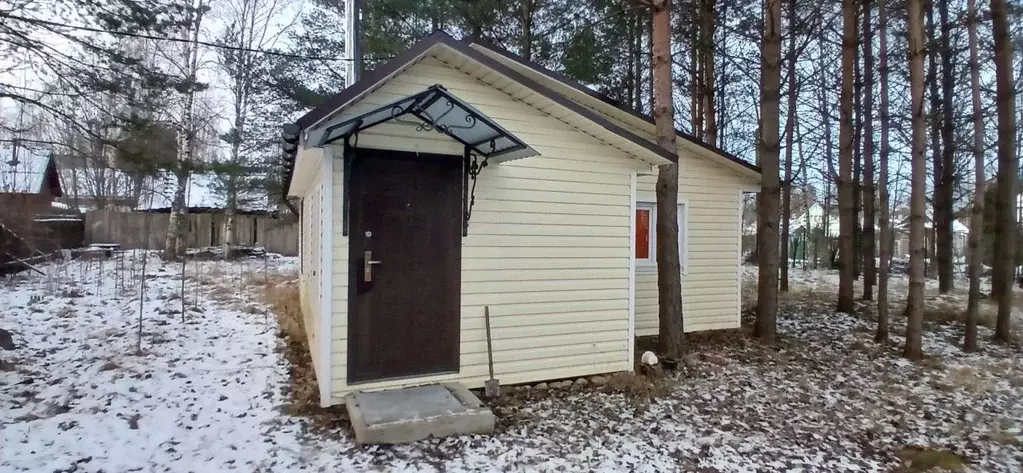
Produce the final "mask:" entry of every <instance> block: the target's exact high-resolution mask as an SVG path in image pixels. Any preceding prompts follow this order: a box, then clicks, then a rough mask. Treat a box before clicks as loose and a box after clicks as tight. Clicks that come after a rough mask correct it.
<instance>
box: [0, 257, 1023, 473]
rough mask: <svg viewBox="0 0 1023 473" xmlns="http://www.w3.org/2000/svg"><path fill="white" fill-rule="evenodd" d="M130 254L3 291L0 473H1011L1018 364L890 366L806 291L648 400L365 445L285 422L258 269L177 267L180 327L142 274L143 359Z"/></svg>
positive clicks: (166, 290) (563, 395)
mask: <svg viewBox="0 0 1023 473" xmlns="http://www.w3.org/2000/svg"><path fill="white" fill-rule="evenodd" d="M130 261H131V260H129V263H128V264H125V265H123V266H124V268H123V269H122V268H121V266H119V264H120V263H115V262H112V261H107V262H106V263H104V264H105V265H106V266H105V267H104V268H100V266H99V265H100V263H99V262H95V261H94V262H74V263H70V264H64V265H50V266H46V267H45V269H46V271H47V272H48V273H49V274H48V276H46V277H43V276H40V275H35V274H27V273H23V274H22V275H19V276H17V277H16V278H15V279H14V280H13V281H11V282H7V283H2V282H0V327H2V328H6V329H8V330H11V331H13V332H14V338H15V342H16V343H17V344H18V347H17V348H16V350H15V351H14V352H0V357H4V358H3V359H4V360H8V361H11V362H13V363H14V371H11V372H0V451H2V455H0V471H3V472H7V471H33V472H35V471H87V472H98V471H105V472H120V471H171V472H178V471H180V472H186V471H232V470H233V471H389V472H390V471H455V472H457V471H495V472H496V471H609V472H610V471H641V472H642V471H647V472H660V471H722V472H746V471H749V472H753V471H803V472H835V471H864V472H868V471H876V472H884V471H892V470H895V469H898V468H900V467H901V466H903V461H904V459H906V458H908V457H905V456H903V457H900V455H903V454H904V453H905V452H906V451H907V449H908V450H910V451H917V450H919V451H921V452H931V451H940V452H941V453H942V454H944V455H949V456H951V457H952V458H954V459H958V458H962V459H965V461H966V462H967V466H968V467H969V468H970V469H971V470H972V471H977V472H1003V471H1004V472H1019V471H1023V431H1021V429H1023V361H1021V360H1023V356H1021V354H1020V352H1019V351H1018V349H1014V348H1008V347H1002V346H992V345H988V344H985V346H984V351H983V352H981V353H977V354H970V355H966V354H963V353H961V351H959V350H958V348H957V347H958V343H959V339H960V338H961V327H958V326H956V325H936V326H929V332H928V333H927V334H926V335H925V339H924V342H925V343H924V349H925V350H926V351H927V352H928V354H930V355H933V356H937V358H934V359H931V360H929V361H928V362H926V363H922V364H915V363H911V362H908V361H906V360H904V359H902V358H901V357H900V356H899V353H898V350H899V343H901V341H902V340H901V339H900V338H899V336H898V335H897V333H898V330H897V323H898V321H893V333H895V334H896V335H893V343H892V344H890V345H877V344H875V343H874V342H873V341H872V335H873V325H872V324H873V322H871V321H869V320H866V319H862V318H859V317H856V316H853V315H846V314H834V313H831V312H830V311H829V310H827V308H825V307H822V306H821V305H820V304H819V302H820V301H819V300H815V299H813V298H809V299H808V300H807V301H805V302H802V301H799V300H786V301H783V302H784V304H783V305H784V307H785V310H784V311H783V313H782V315H781V317H780V319H779V330H780V338H781V341H780V342H779V343H778V344H777V345H776V346H773V347H766V346H763V345H761V344H759V343H758V342H755V341H753V340H752V339H750V338H749V337H748V336H747V334H746V332H745V331H733V332H732V333H722V334H710V335H695V336H693V337H690V342H691V350H692V351H693V355H692V356H689V357H688V358H687V359H686V360H685V363H684V365H685V368H684V369H683V370H682V372H681V373H679V375H678V377H677V378H676V379H673V380H672V383H673V386H672V387H671V389H669V390H668V392H667V394H664V395H663V396H660V397H657V398H655V399H637V398H633V397H629V396H625V395H623V394H614V393H607V392H603V391H602V390H599V389H592V388H591V389H577V390H573V391H544V392H538V391H536V390H521V389H520V390H515V391H513V392H512V393H511V394H510V395H509V396H506V397H505V398H503V399H501V400H499V401H497V402H496V403H495V406H494V408H495V411H496V413H497V414H498V416H499V428H498V432H496V433H495V434H494V435H492V436H464V437H456V438H445V439H431V440H426V441H422V442H417V443H415V444H411V445H401V446H370V447H360V446H357V445H356V444H355V443H354V441H353V440H352V438H351V436H350V434H349V433H348V431H347V429H346V427H345V426H343V425H337V426H333V427H332V428H328V429H326V430H323V429H313V428H311V425H310V422H309V421H307V420H306V419H302V418H296V417H291V416H288V415H285V414H283V413H282V410H283V409H282V406H283V405H284V404H285V403H287V402H288V400H287V399H286V396H285V394H283V393H282V392H283V391H284V389H285V388H286V386H287V383H288V378H287V377H288V366H287V361H286V360H284V359H283V357H282V355H281V354H280V353H279V350H277V348H278V346H279V344H280V343H281V342H280V339H279V338H277V336H276V332H277V327H276V322H275V321H274V318H273V317H267V316H266V314H265V313H264V306H263V305H262V303H261V301H260V299H259V298H258V290H259V289H261V287H260V286H259V284H258V280H259V277H261V276H260V275H261V274H263V273H262V272H263V270H264V267H263V262H262V261H261V260H246V261H243V262H231V263H225V262H220V261H209V262H203V263H196V262H190V263H189V269H188V276H187V277H186V287H185V289H186V290H185V305H186V321H185V323H184V324H182V322H181V313H180V307H181V300H180V299H179V297H180V292H181V291H180V288H181V281H180V265H176V264H175V265H169V264H168V265H164V264H162V263H161V262H160V261H159V260H158V259H156V258H151V259H149V260H148V261H147V263H148V266H149V267H148V269H147V273H149V274H150V275H151V278H148V279H147V286H148V289H147V291H146V294H147V297H146V304H145V306H144V310H143V317H142V319H143V334H142V350H141V352H138V353H137V352H136V342H137V339H136V336H137V332H136V330H137V324H138V314H139V313H138V308H139V304H138V303H139V300H138V294H139V286H138V271H139V269H140V268H139V266H140V264H139V263H140V260H135V261H134V264H130ZM294 264H295V262H294V260H293V259H271V260H269V262H268V267H267V270H268V272H269V273H288V272H293V271H294ZM101 274H102V275H103V276H102V277H100V276H99V275H101ZM811 278H812V279H816V280H818V281H820V280H821V279H823V281H824V282H819V283H812V282H809V281H808V282H803V281H800V282H798V283H797V286H798V287H801V288H802V290H804V292H808V291H809V289H808V288H814V290H815V291H820V292H822V293H824V292H825V291H831V290H832V289H828V286H826V284H825V282H826V281H827V279H828V277H825V278H820V279H818V278H816V277H814V276H812V275H811V276H807V278H806V279H807V280H809V279H811ZM813 284H818V285H816V286H815V285H813ZM829 297H830V296H829ZM981 336H982V339H985V340H986V338H987V337H989V336H990V332H989V331H987V330H986V329H984V330H982V332H981ZM708 354H709V355H711V356H705V355H708ZM914 449H915V450H914ZM910 461H912V459H910Z"/></svg>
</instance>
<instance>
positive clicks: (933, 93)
mask: <svg viewBox="0 0 1023 473" xmlns="http://www.w3.org/2000/svg"><path fill="white" fill-rule="evenodd" d="M926 8H927V43H926V46H927V79H926V81H927V90H928V94H929V95H928V98H929V100H930V110H929V112H930V113H928V115H927V122H928V124H929V125H930V126H929V130H930V139H931V167H932V169H933V174H932V175H931V179H932V189H933V191H934V194H933V196H932V197H933V198H932V199H931V207H932V211H931V219H930V220H931V228H930V229H929V230H928V234H929V235H930V238H928V239H927V251H926V254H927V257H928V258H929V259H930V261H929V263H930V264H927V263H925V266H924V270H925V273H926V274H927V275H928V276H932V277H933V276H935V274H936V273H937V269H938V253H939V252H943V251H944V249H943V248H941V247H939V242H938V238H937V237H938V232H937V226H936V224H937V222H939V221H944V220H945V207H944V203H945V198H944V197H943V195H944V192H945V185H944V182H943V181H942V179H941V178H942V176H944V174H945V173H944V171H943V170H942V166H943V165H944V161H942V159H941V119H940V117H941V95H940V94H941V93H940V92H939V88H938V48H937V45H938V38H937V31H936V27H935V25H934V1H933V0H927V4H926Z"/></svg>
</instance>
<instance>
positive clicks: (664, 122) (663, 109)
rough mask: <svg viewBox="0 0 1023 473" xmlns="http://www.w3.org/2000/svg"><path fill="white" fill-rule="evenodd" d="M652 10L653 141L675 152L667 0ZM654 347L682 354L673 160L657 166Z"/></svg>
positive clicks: (675, 166)
mask: <svg viewBox="0 0 1023 473" xmlns="http://www.w3.org/2000/svg"><path fill="white" fill-rule="evenodd" d="M652 7H653V8H652V10H653V35H652V36H653V48H652V53H653V60H652V62H651V71H650V72H651V74H652V76H653V81H654V87H653V89H654V90H653V94H654V96H653V98H654V104H653V112H654V126H655V128H656V129H657V145H658V146H660V147H661V148H663V149H664V150H666V151H668V152H669V153H671V154H673V155H674V154H676V153H677V151H676V145H675V111H674V102H673V100H672V94H671V90H672V81H671V16H670V15H671V13H670V12H671V2H670V0H655V1H653V2H652ZM655 191H656V194H657V240H656V241H657V302H658V314H657V315H658V322H659V330H658V334H657V344H658V347H657V348H658V351H660V352H661V354H662V355H664V356H667V357H669V358H675V359H679V358H681V357H682V354H683V346H684V345H683V344H684V327H683V319H682V266H681V264H680V259H679V252H678V164H677V163H675V164H664V165H661V166H660V167H659V168H658V172H657V184H656V187H655Z"/></svg>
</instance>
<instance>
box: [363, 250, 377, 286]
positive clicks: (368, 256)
mask: <svg viewBox="0 0 1023 473" xmlns="http://www.w3.org/2000/svg"><path fill="white" fill-rule="evenodd" d="M364 256H365V258H364V259H363V261H364V263H363V269H362V279H363V281H366V282H372V281H373V265H374V264H380V261H373V252H372V251H367V252H366V253H365V255H364Z"/></svg>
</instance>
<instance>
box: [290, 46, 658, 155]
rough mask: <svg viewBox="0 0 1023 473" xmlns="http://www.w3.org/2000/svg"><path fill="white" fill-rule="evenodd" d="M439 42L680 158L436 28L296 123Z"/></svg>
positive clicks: (316, 116) (323, 112) (307, 122)
mask: <svg viewBox="0 0 1023 473" xmlns="http://www.w3.org/2000/svg"><path fill="white" fill-rule="evenodd" d="M437 44H443V45H445V46H448V47H450V48H451V49H453V50H455V51H457V52H459V53H461V54H463V55H465V56H467V57H469V58H471V59H472V60H474V61H476V62H479V63H480V64H483V65H484V66H486V67H488V68H490V69H492V70H494V71H496V72H498V73H500V74H502V75H505V76H507V77H508V78H509V79H511V80H513V81H515V82H518V83H520V84H522V85H523V86H525V87H527V88H529V89H530V90H533V91H535V92H537V93H539V94H540V95H542V96H544V97H545V98H547V99H549V100H551V101H553V102H555V103H557V104H558V105H561V106H563V107H565V108H568V109H569V110H571V111H572V112H574V113H577V114H579V115H581V116H583V117H584V118H586V119H588V120H590V121H593V122H594V123H596V124H598V125H600V126H601V127H602V128H604V129H606V130H608V131H610V132H612V133H614V134H616V135H618V136H621V137H623V138H625V139H627V140H629V141H630V142H632V143H634V144H637V145H639V146H641V147H642V148H644V149H646V150H649V151H652V152H653V153H655V154H657V155H658V156H661V157H663V158H665V159H667V160H668V161H671V162H678V157H677V156H676V155H675V153H669V152H668V151H667V150H664V149H662V148H661V147H659V146H657V144H656V143H652V142H650V141H648V140H645V139H643V138H642V137H640V136H638V135H636V134H634V133H632V132H630V131H628V130H626V129H624V128H622V127H620V126H618V125H617V124H615V123H614V122H612V121H611V120H608V119H607V118H605V117H603V116H600V115H599V114H597V113H596V112H594V111H592V110H590V109H588V108H586V107H584V106H582V105H579V104H578V103H576V102H573V101H571V100H569V99H568V98H566V97H564V96H562V95H561V94H558V93H557V92H555V91H553V90H551V89H549V88H547V87H545V86H543V85H542V84H540V83H539V82H536V81H535V80H533V79H530V78H528V77H526V76H524V75H523V74H521V73H520V72H518V71H516V70H514V69H512V68H510V67H508V66H506V65H504V64H502V63H500V62H499V61H496V60H494V59H493V58H491V57H490V56H487V55H486V54H483V53H481V52H479V51H476V50H474V49H472V48H471V47H470V44H471V43H469V42H466V41H459V40H456V39H454V38H452V37H451V36H449V35H448V34H447V33H445V32H443V31H436V32H434V33H432V34H431V35H430V36H428V37H426V38H425V39H423V40H422V41H420V42H418V43H416V44H415V45H414V46H413V47H412V48H410V49H409V50H408V51H405V52H404V53H403V54H401V55H399V56H398V57H396V58H394V59H392V60H390V61H388V62H387V63H385V64H383V65H382V66H380V67H379V68H377V69H375V70H373V71H372V72H370V73H368V74H367V75H366V77H365V78H363V79H361V80H359V81H358V82H356V83H354V84H352V86H351V87H348V88H346V89H344V90H342V91H341V92H340V93H338V94H337V95H335V96H333V97H331V98H330V99H328V100H327V102H325V103H324V104H323V105H320V106H319V107H316V108H315V109H313V110H312V111H310V112H309V113H306V114H305V115H303V116H302V117H301V118H299V119H298V121H297V122H296V123H297V124H298V125H299V126H300V127H302V128H303V129H304V128H307V127H309V126H311V125H313V124H314V123H316V122H318V121H320V120H322V119H323V118H325V117H327V116H329V115H330V114H332V113H334V112H335V111H336V110H337V109H338V108H340V107H341V106H343V105H344V104H346V103H348V102H349V101H350V100H352V99H353V98H355V97H357V96H358V95H359V94H362V93H364V92H366V91H368V90H370V89H371V88H372V87H374V86H376V85H377V84H378V83H379V82H380V81H381V80H383V79H384V78H385V77H387V76H389V75H391V74H393V73H394V72H396V71H398V70H399V69H401V68H403V67H406V66H407V65H408V64H409V63H410V62H411V61H412V60H414V59H416V58H417V57H419V56H420V55H422V54H423V53H424V52H426V51H427V50H429V49H430V48H432V47H434V46H436V45H437Z"/></svg>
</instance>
